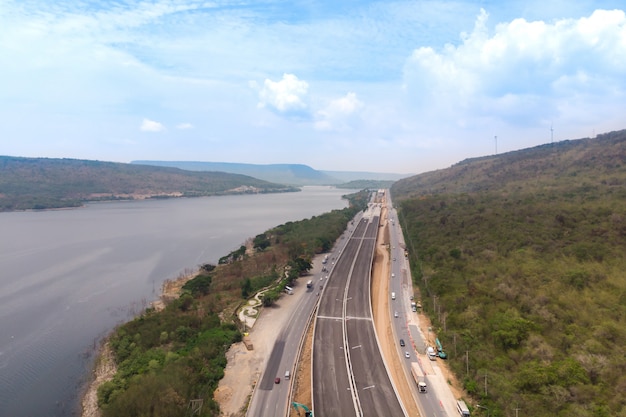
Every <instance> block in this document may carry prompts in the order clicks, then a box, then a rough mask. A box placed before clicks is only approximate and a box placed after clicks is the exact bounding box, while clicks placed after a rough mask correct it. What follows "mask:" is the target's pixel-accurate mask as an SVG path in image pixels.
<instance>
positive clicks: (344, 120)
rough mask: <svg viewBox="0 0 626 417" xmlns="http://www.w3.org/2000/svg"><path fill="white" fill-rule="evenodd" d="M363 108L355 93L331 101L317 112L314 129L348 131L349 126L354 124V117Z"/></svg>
mask: <svg viewBox="0 0 626 417" xmlns="http://www.w3.org/2000/svg"><path fill="white" fill-rule="evenodd" d="M362 108H363V103H362V102H361V101H360V100H359V99H358V98H357V96H356V94H355V93H352V92H351V93H348V94H346V95H345V96H343V97H341V98H338V99H335V100H332V101H331V102H330V103H328V105H327V106H326V107H325V108H323V109H322V110H319V111H318V112H317V113H316V114H315V116H316V121H315V128H316V129H318V130H338V131H344V130H349V129H350V127H351V124H353V123H354V122H356V120H355V118H356V117H355V116H356V115H357V114H358V112H359V110H361V109H362Z"/></svg>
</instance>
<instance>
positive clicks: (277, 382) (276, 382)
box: [274, 352, 408, 384]
mask: <svg viewBox="0 0 626 417" xmlns="http://www.w3.org/2000/svg"><path fill="white" fill-rule="evenodd" d="M407 353H408V352H407ZM274 384H280V377H278V376H277V377H276V379H275V380H274Z"/></svg>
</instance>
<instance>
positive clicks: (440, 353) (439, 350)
mask: <svg viewBox="0 0 626 417" xmlns="http://www.w3.org/2000/svg"><path fill="white" fill-rule="evenodd" d="M435 343H436V344H437V356H439V357H440V358H441V359H446V358H447V357H448V355H447V354H446V352H444V351H443V347H441V342H440V341H439V338H437V339H435Z"/></svg>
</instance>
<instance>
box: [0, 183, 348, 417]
mask: <svg viewBox="0 0 626 417" xmlns="http://www.w3.org/2000/svg"><path fill="white" fill-rule="evenodd" d="M345 193H346V190H337V189H335V188H330V187H305V188H304V190H303V191H302V192H299V193H287V194H263V195H245V196H225V197H208V198H195V199H172V200H155V201H137V202H115V203H98V204H90V205H88V206H87V207H85V208H81V209H71V210H57V211H44V212H19V213H0V416H13V417H21V416H23V417H39V416H75V415H79V412H78V410H79V404H78V403H79V399H80V391H81V390H82V389H83V388H84V383H85V381H86V380H87V379H88V375H89V373H90V371H91V367H92V364H93V359H94V352H95V348H96V347H97V346H98V342H99V340H100V339H101V338H102V337H103V336H105V335H106V334H107V333H108V332H109V331H110V330H111V329H112V328H113V327H114V326H115V325H117V324H119V323H122V322H125V321H127V320H129V319H130V318H132V317H133V316H134V315H135V314H136V313H138V312H140V311H141V310H142V309H143V308H144V307H145V306H146V305H147V304H148V303H149V302H150V301H152V300H154V299H156V298H158V296H159V293H160V288H161V284H162V283H163V281H164V280H166V279H171V278H176V277H177V276H178V275H180V274H181V273H183V272H184V271H185V270H189V269H195V268H196V267H197V266H198V265H200V264H202V263H207V262H210V263H217V260H218V259H219V258H220V257H222V256H224V255H226V254H227V253H229V252H230V251H232V250H233V249H236V248H238V247H239V246H240V245H241V244H242V243H243V242H244V241H245V240H246V239H247V238H248V237H254V236H255V235H257V234H259V233H261V232H263V231H265V230H267V229H269V228H271V227H273V226H277V225H279V224H282V223H285V222H287V221H295V220H300V219H303V218H308V217H311V216H313V215H319V214H321V213H324V212H327V211H330V210H333V209H338V208H343V207H345V206H346V205H347V203H346V201H345V200H341V195H342V194H345Z"/></svg>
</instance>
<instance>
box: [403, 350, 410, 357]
mask: <svg viewBox="0 0 626 417" xmlns="http://www.w3.org/2000/svg"><path fill="white" fill-rule="evenodd" d="M404 357H405V358H407V359H408V358H410V357H411V354H410V353H409V351H408V350H407V351H406V352H404Z"/></svg>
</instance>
